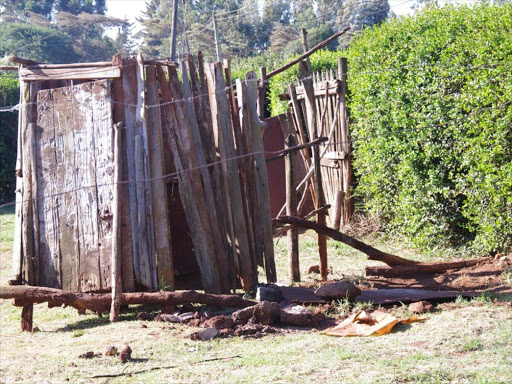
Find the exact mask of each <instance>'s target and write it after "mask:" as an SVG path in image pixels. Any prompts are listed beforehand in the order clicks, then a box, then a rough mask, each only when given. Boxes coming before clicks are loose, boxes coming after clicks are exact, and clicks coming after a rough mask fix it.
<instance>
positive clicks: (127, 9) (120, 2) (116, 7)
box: [107, 0, 415, 32]
mask: <svg viewBox="0 0 512 384" xmlns="http://www.w3.org/2000/svg"><path fill="white" fill-rule="evenodd" d="M389 3H390V5H391V9H392V10H393V12H394V13H395V14H397V15H406V14H408V13H411V12H412V11H413V10H412V9H411V6H412V5H413V4H415V0H389ZM145 6H146V0H107V14H108V15H110V16H113V17H117V18H120V19H125V18H126V19H128V20H129V21H130V22H132V23H133V26H134V30H133V32H137V31H138V30H140V25H139V23H137V21H136V17H138V16H141V15H142V11H143V10H144V8H145Z"/></svg>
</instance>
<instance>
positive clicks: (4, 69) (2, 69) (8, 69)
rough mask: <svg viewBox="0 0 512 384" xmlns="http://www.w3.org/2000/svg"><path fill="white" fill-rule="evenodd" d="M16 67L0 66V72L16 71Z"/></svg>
mask: <svg viewBox="0 0 512 384" xmlns="http://www.w3.org/2000/svg"><path fill="white" fill-rule="evenodd" d="M17 70H18V66H17V65H0V71H17Z"/></svg>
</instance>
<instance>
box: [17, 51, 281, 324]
mask: <svg viewBox="0 0 512 384" xmlns="http://www.w3.org/2000/svg"><path fill="white" fill-rule="evenodd" d="M13 61H15V62H16V63H18V64H19V76H20V87H21V92H20V93H21V94H20V114H19V129H18V131H19V133H18V157H17V164H16V176H17V180H16V186H17V191H16V202H17V204H16V216H15V242H14V250H13V278H12V279H11V281H10V283H11V284H12V285H19V284H28V285H34V286H40V287H48V288H56V289H63V290H67V291H70V292H77V293H90V292H98V293H99V292H112V316H111V319H112V320H116V319H117V317H116V314H117V313H118V311H119V306H120V303H121V300H120V297H121V294H122V293H123V292H138V291H139V292H140V291H143V292H144V291H157V290H159V289H165V290H174V289H176V288H179V286H178V284H177V280H178V279H179V277H180V275H181V273H182V270H183V269H186V265H193V266H195V267H196V268H197V269H198V270H199V272H200V276H199V278H200V286H199V287H200V288H202V289H204V290H205V291H206V292H208V293H214V294H219V293H229V292H232V291H233V290H234V289H236V288H237V287H240V286H241V287H242V288H243V289H244V290H246V291H251V290H253V289H254V287H255V285H256V284H257V283H258V274H257V267H258V266H262V267H264V268H265V270H266V274H267V281H268V282H274V281H276V272H275V263H274V250H273V242H272V223H271V217H270V208H269V195H268V181H267V175H266V166H265V159H264V155H263V144H262V139H263V129H264V123H263V122H261V121H260V120H259V118H258V113H257V79H256V75H255V74H254V73H251V72H250V73H248V74H247V77H246V79H245V80H244V81H241V80H239V81H237V84H236V95H237V97H235V92H234V87H232V86H231V84H230V83H229V82H226V80H225V78H224V75H225V74H226V75H227V76H226V78H227V79H228V80H229V79H230V73H229V71H230V70H229V65H228V66H226V67H225V68H223V67H222V65H221V64H220V63H216V64H208V63H204V62H203V59H202V55H201V54H200V53H199V55H198V57H197V60H194V58H193V57H192V56H189V57H187V59H186V60H185V61H183V62H182V63H180V64H176V63H174V62H169V61H165V60H144V58H143V57H142V56H141V55H139V56H138V57H137V58H122V57H121V56H120V55H116V56H114V57H113V59H112V61H111V62H100V63H78V64H58V65H55V64H53V65H52V64H41V63H35V62H32V61H30V60H23V59H19V58H14V59H13ZM176 194H178V196H177V197H176ZM184 221H185V222H186V223H185V226H184V225H183V222H184ZM187 237H188V238H190V240H189V244H190V246H189V249H188V250H185V251H184V249H183V248H179V246H178V247H177V248H176V250H175V249H173V245H174V244H177V243H179V242H183V241H185V242H186V240H184V239H186V238H187ZM187 252H188V253H187ZM186 288H197V286H194V287H190V286H188V287H186ZM18 305H24V304H23V303H21V302H18ZM30 305H31V304H30ZM27 311H30V308H29V306H28V305H27Z"/></svg>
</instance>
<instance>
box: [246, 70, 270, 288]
mask: <svg viewBox="0 0 512 384" xmlns="http://www.w3.org/2000/svg"><path fill="white" fill-rule="evenodd" d="M245 80H246V83H247V99H248V113H249V120H250V123H251V124H250V126H251V131H252V137H251V140H252V151H254V152H256V154H255V155H254V168H253V172H254V175H255V188H256V201H257V207H258V210H259V214H258V215H257V216H256V221H257V222H256V224H255V227H256V229H257V230H258V231H261V232H262V233H263V244H264V256H265V272H266V275H267V281H268V282H275V281H276V278H277V277H276V266H275V261H274V242H273V238H272V222H271V220H272V218H271V216H270V197H269V191H268V177H267V165H266V162H265V156H264V154H263V132H264V130H265V124H264V123H263V122H262V121H260V119H259V117H258V114H257V106H256V98H257V93H258V91H257V89H256V87H257V85H256V75H255V74H254V72H249V73H248V74H247V75H246V77H245ZM256 238H257V237H256Z"/></svg>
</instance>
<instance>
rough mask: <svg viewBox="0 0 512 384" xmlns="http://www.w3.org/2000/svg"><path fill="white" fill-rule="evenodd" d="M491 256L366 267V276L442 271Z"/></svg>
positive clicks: (474, 263) (484, 259)
mask: <svg viewBox="0 0 512 384" xmlns="http://www.w3.org/2000/svg"><path fill="white" fill-rule="evenodd" d="M491 259H492V258H491V257H482V258H479V259H470V260H456V261H447V262H439V263H417V264H413V265H395V266H393V267H366V276H382V277H403V276H410V275H416V274H420V273H444V272H446V271H448V270H450V269H460V268H465V267H471V266H472V265H477V264H480V263H484V262H487V261H490V260H491Z"/></svg>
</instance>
